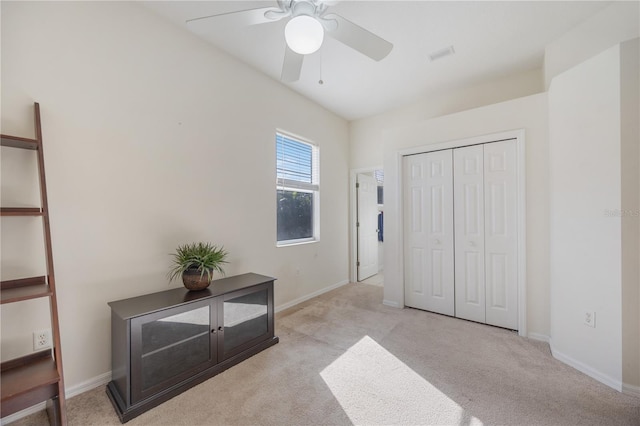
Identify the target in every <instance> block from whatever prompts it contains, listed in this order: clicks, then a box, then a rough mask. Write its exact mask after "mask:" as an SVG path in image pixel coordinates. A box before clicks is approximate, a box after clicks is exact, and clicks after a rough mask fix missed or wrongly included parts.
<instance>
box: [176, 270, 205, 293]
mask: <svg viewBox="0 0 640 426" xmlns="http://www.w3.org/2000/svg"><path fill="white" fill-rule="evenodd" d="M209 276H210V275H209V274H207V273H206V272H205V273H204V274H202V271H199V270H197V269H187V270H186V271H184V272H183V273H182V283H183V284H184V286H185V287H186V288H187V290H189V291H198V290H204V289H205V288H207V287H209V284H211V280H210V279H209Z"/></svg>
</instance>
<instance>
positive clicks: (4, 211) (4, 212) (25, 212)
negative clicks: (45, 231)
mask: <svg viewBox="0 0 640 426" xmlns="http://www.w3.org/2000/svg"><path fill="white" fill-rule="evenodd" d="M43 214H44V213H43V211H42V209H41V208H40V207H2V208H0V216H42V215H43Z"/></svg>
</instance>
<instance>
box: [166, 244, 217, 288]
mask: <svg viewBox="0 0 640 426" xmlns="http://www.w3.org/2000/svg"><path fill="white" fill-rule="evenodd" d="M228 255H229V253H228V252H227V251H226V250H225V249H224V247H222V246H220V247H218V246H216V245H213V244H211V243H203V242H199V243H189V244H182V245H179V246H178V247H177V248H176V252H175V253H172V254H171V256H173V266H172V267H171V269H170V270H169V272H168V273H167V276H168V278H169V281H173V280H174V279H176V278H177V277H180V276H182V273H183V272H184V271H186V270H188V269H197V270H198V271H200V276H201V277H202V276H204V274H205V273H206V274H207V279H208V280H209V281H211V279H212V278H213V272H214V271H217V272H219V273H220V274H222V275H224V269H223V265H224V264H225V263H229V262H227V260H226V258H227V256H228Z"/></svg>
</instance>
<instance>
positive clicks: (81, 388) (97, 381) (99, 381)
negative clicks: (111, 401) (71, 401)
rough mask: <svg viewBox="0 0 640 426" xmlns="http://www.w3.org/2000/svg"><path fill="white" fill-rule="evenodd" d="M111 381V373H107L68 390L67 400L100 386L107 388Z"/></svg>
mask: <svg viewBox="0 0 640 426" xmlns="http://www.w3.org/2000/svg"><path fill="white" fill-rule="evenodd" d="M110 381H111V371H107V372H106V373H103V374H101V375H99V376H96V377H93V378H91V379H89V380H86V381H84V382H82V383H79V384H77V385H74V386H71V387H70V388H69V389H66V393H67V398H73V397H74V396H76V395H80V394H81V393H85V392H87V391H90V390H91V389H95V388H97V387H100V386H106V385H107V383H109V382H110Z"/></svg>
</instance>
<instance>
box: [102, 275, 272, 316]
mask: <svg viewBox="0 0 640 426" xmlns="http://www.w3.org/2000/svg"><path fill="white" fill-rule="evenodd" d="M275 280H276V278H273V277H268V276H265V275H259V274H254V273H248V274H242V275H235V276H233V277H227V278H222V279H219V280H213V281H212V282H211V285H210V286H209V287H208V288H206V289H204V290H200V291H189V290H187V289H186V288H184V287H181V288H174V289H171V290H165V291H161V292H158V293H151V294H146V295H143V296H137V297H132V298H129V299H122V300H117V301H113V302H109V303H108V305H109V306H110V307H111V311H112V312H113V313H115V314H117V315H118V316H119V317H120V318H122V319H128V318H133V317H137V316H141V315H146V314H150V313H152V312H156V311H160V310H163V309H167V308H171V307H174V306H179V305H183V304H185V303H191V302H195V301H197V300H204V299H208V298H212V297H216V296H221V295H223V294H226V293H231V292H233V291H237V290H242V289H245V288H249V287H253V286H256V285H260V284H264V283H268V282H271V281H275Z"/></svg>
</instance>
